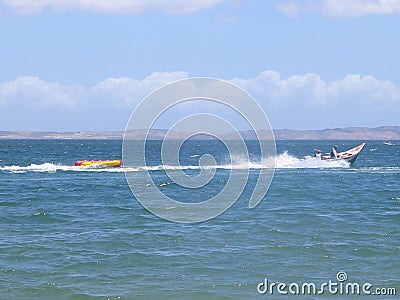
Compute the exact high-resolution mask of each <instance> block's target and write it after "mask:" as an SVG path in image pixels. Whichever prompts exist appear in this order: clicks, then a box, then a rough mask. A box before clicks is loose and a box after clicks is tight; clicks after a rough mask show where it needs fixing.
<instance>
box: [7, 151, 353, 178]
mask: <svg viewBox="0 0 400 300" xmlns="http://www.w3.org/2000/svg"><path fill="white" fill-rule="evenodd" d="M232 161H233V163H232V164H221V165H217V166H198V165H179V166H171V165H157V166H125V167H118V168H102V167H99V166H90V167H82V166H70V165H58V164H53V163H43V164H30V165H29V166H16V165H12V166H4V167H0V171H8V172H11V173H26V172H48V173H53V172H57V171H71V172H112V173H121V172H125V171H126V172H141V171H161V170H199V169H201V168H202V167H203V168H204V169H214V168H217V169H228V170H229V169H263V168H271V167H272V166H273V165H274V164H273V158H272V157H271V158H269V159H266V160H264V161H262V162H254V161H248V160H247V159H245V158H241V157H235V158H232ZM275 167H276V168H278V169H299V168H301V169H304V168H347V167H349V164H348V163H347V162H346V161H343V160H337V161H329V160H320V159H316V158H313V157H309V158H297V157H294V156H292V155H289V154H288V153H287V152H284V153H282V154H279V155H277V156H276V157H275Z"/></svg>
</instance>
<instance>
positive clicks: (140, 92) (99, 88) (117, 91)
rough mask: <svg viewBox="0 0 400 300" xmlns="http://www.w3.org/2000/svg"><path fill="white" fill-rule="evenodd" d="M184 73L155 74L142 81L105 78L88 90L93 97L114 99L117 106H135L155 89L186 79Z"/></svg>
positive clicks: (124, 78) (125, 78) (127, 78)
mask: <svg viewBox="0 0 400 300" xmlns="http://www.w3.org/2000/svg"><path fill="white" fill-rule="evenodd" d="M187 77H188V74H187V73H185V72H178V71H175V72H164V73H160V72H155V73H152V74H151V75H149V76H147V77H146V78H144V79H133V78H129V77H120V78H107V79H106V80H103V81H101V82H99V83H98V84H96V85H95V86H94V87H92V88H90V89H89V92H90V94H91V95H92V96H94V97H99V96H100V97H102V98H105V97H106V98H108V99H115V100H116V101H117V102H118V103H119V105H123V106H126V105H130V106H132V104H137V103H139V101H140V100H141V99H143V97H145V96H146V95H147V94H149V93H150V92H152V91H154V90H155V89H157V88H159V87H161V86H163V85H166V84H168V83H170V82H173V81H176V80H179V79H183V78H187Z"/></svg>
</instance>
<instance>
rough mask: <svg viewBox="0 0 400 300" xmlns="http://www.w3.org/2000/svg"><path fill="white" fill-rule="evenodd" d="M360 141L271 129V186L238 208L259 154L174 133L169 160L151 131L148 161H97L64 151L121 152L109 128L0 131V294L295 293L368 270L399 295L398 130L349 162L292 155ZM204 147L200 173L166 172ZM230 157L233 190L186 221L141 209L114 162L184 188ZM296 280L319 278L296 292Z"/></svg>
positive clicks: (189, 162)
mask: <svg viewBox="0 0 400 300" xmlns="http://www.w3.org/2000/svg"><path fill="white" fill-rule="evenodd" d="M360 142H361V141H340V142H338V141H277V156H276V166H277V169H276V171H275V175H274V178H273V181H272V184H271V186H270V189H269V191H268V193H267V195H266V196H265V197H264V199H263V200H262V202H261V203H260V204H259V205H258V206H257V207H255V208H254V209H249V208H248V200H249V199H248V197H249V195H250V194H251V187H252V186H254V184H255V182H252V180H253V181H255V180H257V176H253V175H254V174H257V173H258V172H259V170H260V168H263V163H262V161H259V160H257V159H254V161H253V160H252V161H250V162H248V161H246V160H243V161H241V160H240V158H239V159H235V160H232V159H231V158H230V157H229V153H227V152H226V149H225V148H224V147H223V145H221V144H220V143H218V142H216V141H189V142H187V143H185V145H184V146H183V147H182V151H180V165H179V166H171V165H163V164H162V163H161V160H160V156H159V147H160V142H157V141H154V142H150V143H149V144H148V145H147V149H146V153H147V158H146V159H147V163H146V166H125V168H115V169H98V168H84V167H75V166H73V165H74V162H75V161H76V160H82V159H120V158H121V147H122V145H121V144H122V142H121V141H93V140H71V141H67V140H1V141H0V217H1V218H0V268H1V269H0V292H1V294H0V298H1V299H279V298H282V297H285V296H284V295H283V294H284V293H285V292H286V294H288V295H292V296H293V299H299V298H304V299H320V298H329V299H330V298H335V299H336V298H337V299H341V298H345V297H347V296H348V295H346V293H345V292H346V291H345V290H342V291H340V290H339V288H340V284H341V285H342V288H343V287H344V284H345V283H357V284H359V286H362V285H363V284H365V283H370V284H371V285H372V287H371V288H370V289H369V291H370V292H371V293H374V294H376V292H377V291H382V289H383V291H384V292H385V293H393V291H396V292H397V295H396V296H393V295H392V296H385V297H383V296H382V298H393V299H394V298H397V297H398V295H399V293H400V142H397V145H394V146H388V145H384V144H383V143H382V141H369V142H367V144H366V146H365V148H364V149H363V150H362V152H361V154H360V156H359V157H358V159H357V161H356V163H355V164H354V165H352V166H349V165H348V164H346V163H343V162H335V163H330V164H329V163H328V164H327V163H323V162H321V161H316V160H304V159H302V157H304V156H305V155H312V154H313V152H314V150H315V149H316V148H318V149H321V150H322V152H323V153H324V152H329V150H330V148H331V147H332V146H333V144H337V145H338V146H339V151H342V150H346V149H349V148H352V147H354V146H357V145H358V144H359V143H360ZM395 143H396V142H395ZM248 145H249V149H252V142H248ZM250 152H251V151H250ZM204 153H210V154H212V155H213V156H214V157H215V158H216V162H217V164H218V165H217V171H216V173H215V179H214V180H212V181H211V182H210V183H209V184H207V185H206V186H204V187H202V188H199V189H197V190H196V191H191V190H190V189H189V190H188V189H184V188H181V187H180V186H179V185H177V184H176V183H174V181H172V180H171V179H170V178H169V177H168V176H167V175H166V173H165V171H166V169H171V170H174V169H176V170H184V172H186V173H187V174H189V175H193V176H195V175H196V174H198V172H199V171H200V170H199V158H200V157H201V156H202V155H203V154H204ZM252 155H253V158H254V157H255V156H257V155H258V154H257V151H256V150H255V151H254V153H252ZM233 161H234V163H232V162H233ZM232 169H243V170H247V169H249V172H250V176H249V182H248V185H247V186H246V189H245V191H244V193H243V194H242V196H241V197H240V198H239V199H238V201H237V202H236V203H235V204H234V205H233V206H232V207H231V208H230V209H228V210H227V211H226V212H225V213H223V214H222V215H220V216H218V217H216V218H214V219H211V220H209V221H205V222H202V223H198V224H178V223H173V222H169V221H165V220H163V219H160V218H159V217H156V216H154V215H153V214H151V213H150V212H149V211H147V210H146V209H145V208H143V207H142V206H141V205H140V203H139V202H138V201H137V200H136V199H135V198H134V196H133V195H132V192H131V191H130V189H129V186H128V184H127V182H126V179H125V174H124V172H137V174H138V175H139V176H140V174H141V173H140V172H150V173H151V176H152V180H153V181H154V183H155V184H156V186H158V187H159V188H160V190H161V191H162V192H163V193H165V194H167V195H168V196H170V197H172V198H175V199H176V200H179V201H188V202H191V201H194V202H195V201H204V200H207V199H209V198H211V197H213V195H215V194H217V193H218V192H219V191H221V190H222V189H223V186H224V185H225V184H226V178H227V177H228V176H229V172H230V171H231V170H232ZM339 276H346V277H345V278H344V279H343V277H340V278H339ZM339 279H340V280H339ZM329 282H331V283H332V284H337V288H338V289H337V290H336V293H334V292H335V290H333V291H329V290H328V288H329V286H328V283H329ZM271 283H273V284H272V285H271ZM279 283H280V284H281V290H279V291H278V289H277V286H278V284H279ZM302 283H314V284H315V285H316V287H317V288H319V287H321V286H322V287H323V288H322V292H321V293H318V291H317V292H315V291H314V292H313V291H311V292H309V293H307V291H304V293H301V289H300V290H299V292H298V293H297V294H295V292H296V285H297V286H300V288H301V284H302ZM324 283H326V285H324ZM282 284H286V288H284V286H283V285H282ZM289 286H290V288H289ZM266 288H268V290H266ZM377 288H378V290H377ZM379 289H381V290H379ZM388 291H389V292H388ZM286 297H288V296H286ZM356 297H358V298H359V299H364V298H365V294H364V295H363V294H361V295H359V296H356ZM369 297H370V298H371V299H375V298H377V297H378V296H377V295H372V296H369Z"/></svg>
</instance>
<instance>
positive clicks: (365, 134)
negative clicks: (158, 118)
mask: <svg viewBox="0 0 400 300" xmlns="http://www.w3.org/2000/svg"><path fill="white" fill-rule="evenodd" d="M167 132H168V131H167V130H162V129H153V130H151V131H150V134H149V135H148V139H150V140H160V139H163V138H164V136H165V135H166V134H167ZM146 133H147V132H146V131H145V130H134V131H129V132H127V134H126V135H127V136H128V137H130V138H132V139H141V138H143V137H144V136H145V134H146ZM240 134H241V135H242V136H243V138H245V139H247V140H251V139H255V133H254V131H241V132H240ZM123 135H124V132H123V131H72V132H52V131H21V130H15V131H0V139H70V140H71V139H80V140H92V139H93V140H94V139H97V140H119V139H122V137H123ZM274 135H275V139H277V140H400V126H382V127H377V128H367V127H347V128H334V129H322V130H295V129H277V130H274ZM187 136H188V133H184V132H176V131H170V132H168V137H169V138H170V139H175V140H181V139H184V138H185V137H187ZM268 136H270V135H269V134H268V133H267V132H261V136H260V138H261V139H265V138H268ZM222 137H223V138H225V139H229V138H233V137H234V135H233V134H232V133H226V134H223V135H222ZM195 138H197V139H210V137H208V136H204V135H196V137H195Z"/></svg>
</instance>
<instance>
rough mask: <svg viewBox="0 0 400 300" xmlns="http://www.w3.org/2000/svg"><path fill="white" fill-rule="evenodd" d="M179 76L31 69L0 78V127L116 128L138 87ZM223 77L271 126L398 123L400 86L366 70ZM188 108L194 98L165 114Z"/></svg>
mask: <svg viewBox="0 0 400 300" xmlns="http://www.w3.org/2000/svg"><path fill="white" fill-rule="evenodd" d="M187 77H188V74H187V73H185V72H164V73H157V72H156V73H153V74H151V75H149V76H147V77H145V78H142V79H134V78H129V77H120V78H107V79H105V80H103V81H101V82H99V83H97V84H95V85H94V86H91V87H83V86H79V85H63V84H61V83H57V82H48V81H45V80H42V79H39V78H37V77H20V78H17V79H15V80H12V81H4V82H2V83H0V129H2V130H5V129H10V130H12V129H29V130H89V129H94V130H116V129H119V130H120V129H123V128H124V126H125V124H126V122H127V121H128V118H129V115H130V114H131V112H132V110H133V109H134V108H135V106H136V105H137V104H138V103H139V102H140V101H141V100H142V99H143V98H144V97H145V96H146V95H148V94H149V93H150V92H152V91H154V90H155V89H157V88H159V87H161V86H163V85H165V84H167V83H170V82H173V81H176V80H179V79H183V78H187ZM230 81H231V82H233V83H235V84H237V85H239V86H240V87H242V88H243V89H245V90H247V91H248V92H249V93H250V94H251V95H253V96H254V97H255V98H256V100H257V101H258V102H259V103H260V105H261V106H262V107H263V109H264V110H265V112H266V114H267V115H268V117H269V118H270V120H271V123H272V126H273V127H274V128H314V129H316V128H321V127H322V128H328V127H346V126H369V127H374V126H381V125H400V124H399V120H400V119H399V117H398V116H399V115H400V86H399V85H396V84H395V83H393V82H391V81H387V80H379V79H377V78H375V77H374V76H372V75H347V76H345V77H343V78H341V79H338V80H335V81H330V82H328V81H325V80H323V79H322V78H321V77H320V76H319V75H318V74H300V75H293V76H289V77H286V78H285V77H282V76H281V74H279V73H278V72H276V71H270V70H268V71H265V72H263V73H261V74H259V75H258V76H256V77H255V78H251V79H240V78H239V79H238V78H237V79H232V80H230ZM202 109H206V107H203V106H202V107H200V110H202ZM182 110H184V111H182ZM193 110H194V111H196V110H197V106H196V105H195V104H193V105H188V106H186V107H182V108H181V109H180V110H179V111H177V112H176V114H175V115H174V114H173V115H174V116H175V117H178V115H179V116H182V115H184V113H185V111H186V112H187V113H189V112H190V113H193ZM202 112H203V111H202ZM222 115H223V112H221V116H222Z"/></svg>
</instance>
